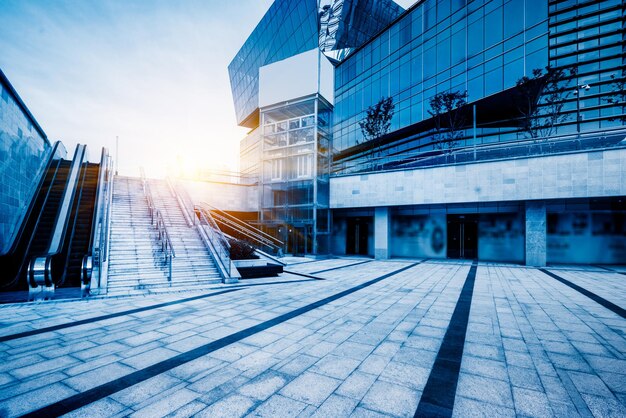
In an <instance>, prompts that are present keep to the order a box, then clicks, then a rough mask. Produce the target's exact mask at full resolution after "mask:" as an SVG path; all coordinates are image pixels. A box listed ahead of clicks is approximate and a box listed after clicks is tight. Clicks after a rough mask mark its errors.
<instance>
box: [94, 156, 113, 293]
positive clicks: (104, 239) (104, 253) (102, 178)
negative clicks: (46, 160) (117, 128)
mask: <svg viewBox="0 0 626 418" xmlns="http://www.w3.org/2000/svg"><path fill="white" fill-rule="evenodd" d="M112 199H113V160H112V159H111V157H110V156H109V152H108V150H107V149H106V148H102V156H101V158H100V175H99V179H98V192H97V197H96V216H95V217H94V223H95V225H94V226H95V234H94V245H93V250H92V264H93V268H94V270H95V271H96V274H97V284H98V288H100V287H101V281H102V268H103V265H104V263H105V262H106V261H107V258H108V246H109V229H110V220H111V202H112Z"/></svg>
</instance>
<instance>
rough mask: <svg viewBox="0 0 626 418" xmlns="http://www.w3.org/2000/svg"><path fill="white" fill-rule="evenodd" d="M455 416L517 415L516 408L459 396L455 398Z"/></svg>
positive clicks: (453, 413) (460, 417)
mask: <svg viewBox="0 0 626 418" xmlns="http://www.w3.org/2000/svg"><path fill="white" fill-rule="evenodd" d="M452 416H453V417H454V418H457V417H458V418H463V417H476V418H478V417H481V418H483V417H484V418H487V417H515V410H514V409H511V408H505V407H503V406H497V405H494V404H491V403H487V402H481V401H477V400H475V399H468V398H464V397H462V396H457V397H456V399H455V400H454V409H453V411H452Z"/></svg>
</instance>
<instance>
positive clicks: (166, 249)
mask: <svg viewBox="0 0 626 418" xmlns="http://www.w3.org/2000/svg"><path fill="white" fill-rule="evenodd" d="M139 170H140V173H141V182H142V185H143V193H144V195H145V196H146V200H147V202H148V211H149V213H150V223H151V224H152V225H154V227H155V228H156V230H157V233H158V238H159V241H160V242H161V251H162V252H163V255H164V257H165V260H164V261H165V263H166V265H167V268H168V275H167V279H168V280H169V281H170V282H171V281H172V264H173V259H174V258H176V251H174V247H173V245H172V240H171V239H170V234H169V232H168V230H167V225H166V224H165V220H164V219H163V215H162V214H161V211H160V210H158V209H157V208H156V207H155V206H154V199H153V198H152V191H151V190H150V184H149V183H148V181H147V179H146V173H145V171H144V169H143V167H141V168H140V169H139Z"/></svg>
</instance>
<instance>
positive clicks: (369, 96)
mask: <svg viewBox="0 0 626 418" xmlns="http://www.w3.org/2000/svg"><path fill="white" fill-rule="evenodd" d="M547 65H548V4H547V1H545V2H543V1H535V0H510V1H507V2H504V1H502V0H492V1H483V0H474V1H468V2H465V1H463V0H454V1H450V0H448V1H435V0H426V1H423V2H421V3H419V4H418V5H416V6H414V7H413V8H412V9H410V10H409V11H408V12H407V13H406V14H405V15H404V16H403V17H402V18H401V19H400V20H399V21H398V22H396V23H394V24H393V25H392V26H391V27H389V28H388V29H387V30H385V31H384V32H383V33H381V34H380V35H379V36H377V37H376V38H375V39H373V40H372V41H370V42H369V43H368V44H366V45H365V46H363V47H362V48H361V49H359V50H358V51H355V52H354V53H353V54H352V55H351V56H349V57H348V58H346V59H345V60H344V61H343V62H342V63H341V64H340V65H339V66H338V67H337V70H336V73H335V92H336V99H335V128H334V144H333V145H334V148H335V149H336V150H337V151H341V150H344V149H347V148H349V147H352V146H354V145H355V144H357V141H362V134H361V131H360V128H359V124H358V122H359V121H360V120H362V119H363V118H364V116H365V111H366V109H367V108H368V107H369V106H371V105H372V104H374V103H376V102H377V101H378V100H380V99H381V98H382V97H392V98H393V99H394V103H395V104H396V107H395V115H394V117H393V119H392V122H391V131H395V130H398V129H401V128H404V127H407V126H409V125H412V124H415V123H418V122H420V121H422V120H424V119H427V118H429V114H428V110H429V99H430V98H431V97H433V96H434V95H436V94H437V93H441V92H445V91H457V90H458V91H461V92H463V91H467V93H468V101H469V102H472V101H476V100H479V99H482V98H484V97H486V96H489V95H492V94H494V93H497V92H500V91H502V90H504V89H507V88H510V87H513V86H515V83H516V81H517V80H518V79H519V78H520V77H522V76H523V75H525V74H528V73H530V71H531V70H532V69H534V68H544V67H546V66H547Z"/></svg>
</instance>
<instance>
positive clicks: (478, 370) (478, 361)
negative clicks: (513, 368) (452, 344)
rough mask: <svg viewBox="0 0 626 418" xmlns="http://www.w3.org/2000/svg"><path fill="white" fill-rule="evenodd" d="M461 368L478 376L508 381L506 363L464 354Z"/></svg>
mask: <svg viewBox="0 0 626 418" xmlns="http://www.w3.org/2000/svg"><path fill="white" fill-rule="evenodd" d="M461 370H462V371H463V372H465V373H471V374H475V375H478V376H483V377H490V378H493V379H498V380H503V381H508V380H509V379H508V373H507V367H506V363H504V362H501V361H495V360H491V359H488V358H483V357H475V356H470V355H465V354H463V359H462V362H461Z"/></svg>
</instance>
